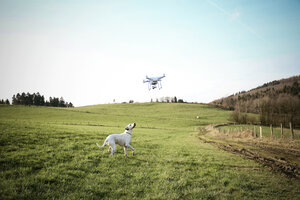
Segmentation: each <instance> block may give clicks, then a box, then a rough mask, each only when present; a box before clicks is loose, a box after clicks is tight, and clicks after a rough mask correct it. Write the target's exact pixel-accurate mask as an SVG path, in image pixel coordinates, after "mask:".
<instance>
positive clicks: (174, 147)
mask: <svg viewBox="0 0 300 200" xmlns="http://www.w3.org/2000/svg"><path fill="white" fill-rule="evenodd" d="M230 113H231V111H224V110H221V109H217V108H214V107H210V106H207V105H201V104H168V103H136V104H107V105H97V106H87V107H80V108H50V107H25V106H0V145H1V158H0V163H1V165H0V166H1V174H0V179H1V181H0V199H287V198H289V199H297V198H299V195H300V194H299V191H300V184H299V183H300V182H299V180H295V179H290V178H287V177H285V176H284V175H282V174H275V173H272V172H270V171H269V170H268V169H266V168H263V167H261V165H259V164H257V163H255V162H254V161H251V160H246V159H244V158H242V157H240V156H238V155H234V154H230V153H227V152H224V151H222V150H219V149H218V148H217V147H215V146H212V145H210V144H208V143H203V142H201V141H200V140H199V139H198V138H197V135H198V131H197V130H198V128H199V127H204V126H206V125H208V124H212V123H224V122H227V119H228V116H229V115H230ZM196 116H200V118H198V119H197V118H196ZM132 122H135V123H137V127H136V128H135V129H134V130H133V136H132V146H133V147H134V148H135V150H136V155H135V156H134V157H133V156H132V155H131V154H130V152H129V156H128V158H127V159H124V155H123V149H122V148H121V147H117V152H116V154H115V155H114V156H113V157H110V156H109V154H108V152H107V149H101V150H100V149H99V148H98V147H97V146H96V145H95V143H96V142H98V143H102V142H103V141H104V139H105V138H106V136H107V135H108V134H112V133H121V132H123V131H124V127H125V126H126V125H127V124H129V123H132Z"/></svg>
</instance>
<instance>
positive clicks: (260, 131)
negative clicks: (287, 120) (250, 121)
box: [259, 126, 262, 138]
mask: <svg viewBox="0 0 300 200" xmlns="http://www.w3.org/2000/svg"><path fill="white" fill-rule="evenodd" d="M259 137H260V138H262V128H261V126H260V127H259Z"/></svg>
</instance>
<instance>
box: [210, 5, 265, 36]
mask: <svg viewBox="0 0 300 200" xmlns="http://www.w3.org/2000/svg"><path fill="white" fill-rule="evenodd" d="M206 2H208V3H209V4H210V5H211V6H213V7H215V8H216V9H218V10H219V11H220V12H221V13H223V14H225V15H227V16H228V17H230V18H231V19H232V20H235V21H236V22H238V23H239V24H240V25H241V26H242V27H244V29H246V30H247V31H248V32H249V33H251V34H253V35H254V36H256V37H257V38H258V39H260V40H262V41H265V39H264V38H263V37H262V36H261V35H260V34H258V33H257V32H256V31H255V30H254V29H253V28H252V27H250V26H249V25H247V24H246V23H244V22H242V21H241V20H240V19H239V17H240V13H239V12H234V13H230V12H228V11H227V10H225V9H224V8H222V7H221V6H219V5H218V4H216V3H215V2H214V1H212V0H206Z"/></svg>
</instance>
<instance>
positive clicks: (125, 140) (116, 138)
mask: <svg viewBox="0 0 300 200" xmlns="http://www.w3.org/2000/svg"><path fill="white" fill-rule="evenodd" d="M135 125H136V124H135V123H133V124H128V126H126V128H125V132H124V133H121V134H112V135H109V136H108V137H107V138H106V139H105V141H104V143H103V145H102V146H100V145H99V144H98V143H96V144H97V146H98V147H99V148H103V147H104V146H105V145H106V144H108V145H109V147H108V151H109V152H110V155H114V152H115V151H116V148H117V147H116V144H118V145H120V146H123V147H124V152H125V158H126V157H127V147H129V148H130V149H131V150H132V155H134V148H133V147H132V146H131V145H130V142H131V133H132V129H133V128H134V127H135Z"/></svg>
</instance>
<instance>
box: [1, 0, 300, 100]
mask: <svg viewBox="0 0 300 200" xmlns="http://www.w3.org/2000/svg"><path fill="white" fill-rule="evenodd" d="M299 10H300V1H297V0H294V1H292V0H272V1H271V0H270V1H269V0H264V1H261V0H247V1H246V0H222V1H221V0H218V1H217V0H203V1H188V0H185V1H183V0H181V1H164V0H160V1H126V0H123V1H108V0H107V1H96V0H95V1H89V0H86V1H83V0H82V1H61V0H57V1H54V0H53V1H30V0H28V1H14V0H7V1H6V0H0V69H1V73H0V99H2V98H11V97H12V95H13V94H16V93H18V92H31V93H33V92H40V93H42V94H44V95H46V97H49V96H56V97H60V96H63V97H64V98H65V99H66V100H67V101H72V102H73V103H74V104H75V106H81V105H90V104H98V103H109V102H112V101H113V99H115V100H116V101H117V102H122V101H128V100H130V99H133V100H135V101H139V102H143V101H149V100H150V99H151V98H154V99H155V98H157V97H162V96H177V97H178V98H183V99H184V100H187V101H197V102H210V101H212V100H214V99H216V98H220V97H223V96H226V95H230V94H232V93H235V92H238V91H241V90H248V89H251V88H253V87H256V86H258V85H261V84H263V83H265V82H268V81H272V80H275V79H281V78H287V77H290V76H293V75H299V74H300V37H299V36H300V14H299V13H300V12H299ZM163 73H165V74H166V78H165V79H164V80H163V82H162V84H163V88H162V90H160V91H158V90H154V91H150V92H149V91H148V90H147V85H146V84H143V83H142V80H143V79H144V77H145V75H146V74H147V75H157V76H158V75H161V74H163Z"/></svg>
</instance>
